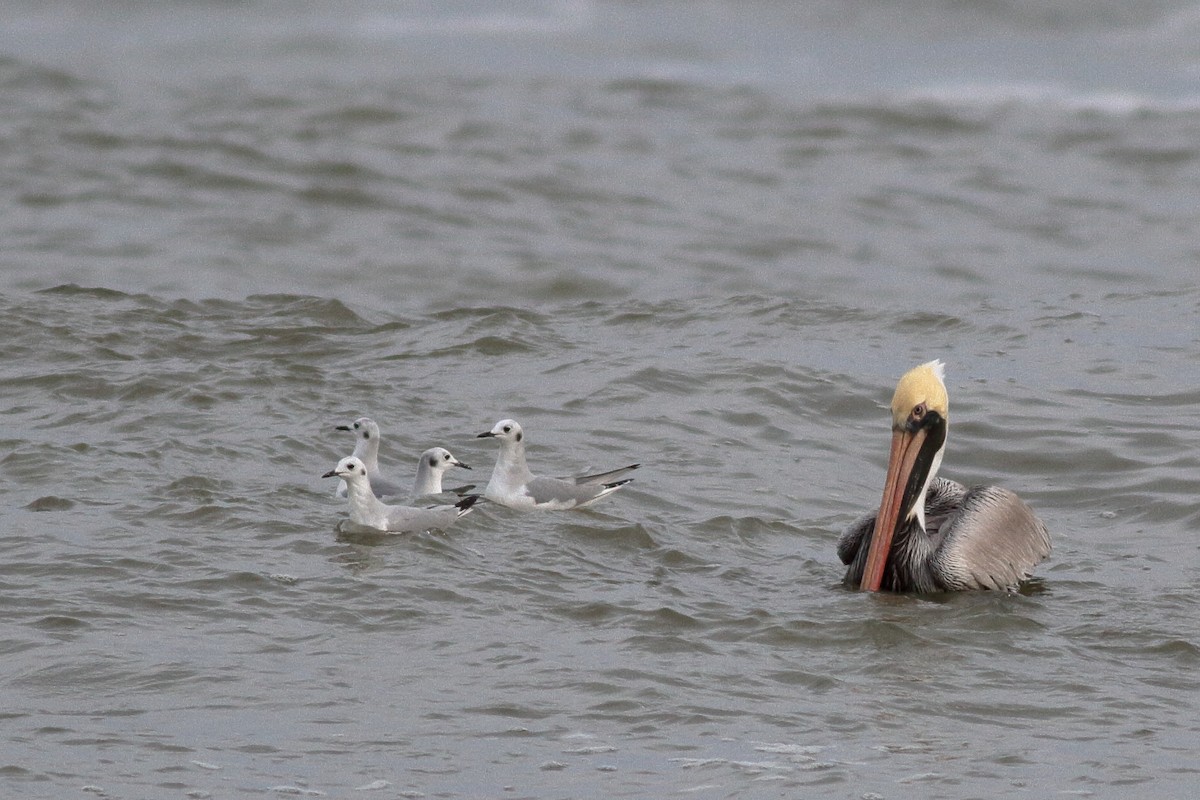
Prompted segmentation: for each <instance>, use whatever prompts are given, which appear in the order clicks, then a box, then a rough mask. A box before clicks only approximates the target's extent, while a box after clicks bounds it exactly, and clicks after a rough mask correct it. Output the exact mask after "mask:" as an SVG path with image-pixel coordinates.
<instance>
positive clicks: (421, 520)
mask: <svg viewBox="0 0 1200 800" xmlns="http://www.w3.org/2000/svg"><path fill="white" fill-rule="evenodd" d="M321 477H322V478H341V479H342V480H344V481H345V482H346V486H347V495H348V496H349V498H350V521H351V522H353V523H354V524H356V525H363V526H365V527H368V528H375V529H376V530H381V531H389V532H392V533H415V532H417V531H429V530H444V529H446V528H449V527H450V526H451V525H453V524H454V521H455V520H457V519H458V518H459V517H461V516H462V515H463V514H467V513H469V512H470V511H471V506H473V505H475V502H476V501H477V500H479V495H477V494H469V495H467V496H466V497H464V498H463V499H462V500H460V501H459V502H457V503H455V504H454V505H452V506H451V505H443V506H431V507H429V508H417V507H416V506H391V505H388V504H386V503H384V502H381V501H380V500H379V498H378V497H376V496H375V493H374V492H373V491H371V478H370V475H369V473H368V471H367V465H366V464H365V463H364V462H363V461H361V460H360V459H359V458H357V457H356V456H346V457H345V458H343V459H342V460H341V461H339V462H338V465H337V466H336V467H334V468H333V469H331V470H330V471H329V472H326V473H325V474H324V475H322V476H321Z"/></svg>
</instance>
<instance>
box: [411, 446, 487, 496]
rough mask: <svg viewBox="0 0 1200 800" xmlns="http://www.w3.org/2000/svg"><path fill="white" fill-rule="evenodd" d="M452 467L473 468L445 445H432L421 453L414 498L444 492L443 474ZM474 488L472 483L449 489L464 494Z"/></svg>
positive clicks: (413, 492) (414, 486) (413, 493)
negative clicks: (456, 456)
mask: <svg viewBox="0 0 1200 800" xmlns="http://www.w3.org/2000/svg"><path fill="white" fill-rule="evenodd" d="M451 467H461V468H462V469H470V468H471V466H470V465H469V464H465V463H463V462H462V461H459V460H458V459H457V458H455V457H454V456H453V455H451V453H450V451H449V450H447V449H446V448H444V447H431V448H429V449H428V450H426V451H425V452H424V453H421V458H420V460H419V461H417V480H416V482H415V483H414V484H413V490H412V496H413V498H414V499H416V498H418V497H429V496H432V495H440V494H442V476H443V475H445V474H446V470H448V469H450V468H451ZM474 488H475V486H474V484H471V485H468V486H458V487H455V488H453V489H450V490H449V491H450V492H453V493H454V494H457V495H462V494H464V493H466V492H468V491H470V490H471V489H474Z"/></svg>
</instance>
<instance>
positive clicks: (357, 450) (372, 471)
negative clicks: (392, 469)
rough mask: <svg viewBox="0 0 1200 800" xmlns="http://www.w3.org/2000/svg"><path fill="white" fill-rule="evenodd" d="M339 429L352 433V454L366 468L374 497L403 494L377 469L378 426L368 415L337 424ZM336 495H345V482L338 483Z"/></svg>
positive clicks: (397, 486) (396, 485)
mask: <svg viewBox="0 0 1200 800" xmlns="http://www.w3.org/2000/svg"><path fill="white" fill-rule="evenodd" d="M337 430H339V431H351V432H352V433H353V434H354V452H353V453H351V455H352V456H354V457H355V458H357V459H358V460H359V461H361V462H362V463H363V464H364V465H365V466H366V468H367V476H368V477H369V478H370V479H371V488H372V489H373V490H374V491H375V496H376V497H395V496H396V495H399V494H403V492H404V490H403V489H402V488H401V487H400V485H399V484H398V483H396V482H394V481H390V480H388V479H387V478H385V477H384V476H383V475H382V474H381V473H380V471H379V426H378V425H377V424H375V420H373V419H371V418H370V417H359V418H358V419H356V420H354V422H352V423H351V424H349V425H338V426H337ZM336 495H337V496H338V497H345V496H346V482H345V481H341V482H339V483H338V488H337V492H336Z"/></svg>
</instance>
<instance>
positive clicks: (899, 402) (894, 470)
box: [837, 361, 1050, 592]
mask: <svg viewBox="0 0 1200 800" xmlns="http://www.w3.org/2000/svg"><path fill="white" fill-rule="evenodd" d="M944 379H945V367H944V365H943V364H942V362H941V361H930V362H928V363H926V364H921V365H920V366H918V367H915V368H913V369H911V370H909V371H908V372H907V373H905V375H904V377H902V378H901V379H900V382H899V384H897V386H896V393H895V395H894V396H893V397H892V451H891V457H890V459H889V460H888V468H887V479H886V481H885V482H884V490H883V500H882V501H881V503H880V505H879V512H878V513H877V514H868V515H866V516H864V517H863V518H862V519H859V520H858V521H857V522H855V523H853V524H852V525H850V527H848V528H847V529H846V531H845V532H844V533H843V534H842V536H841V538H840V539H839V540H838V548H837V549H838V557H839V558H841V560H842V563H843V564H848V565H849V569H847V570H846V578H845V582H846V584H847V585H848V586H857V587H859V588H861V589H865V590H868V591H878V590H880V589H885V590H888V591H894V592H943V591H959V590H964V589H1012V588H1015V587H1016V586H1017V585H1018V584H1019V583H1020V582H1021V581H1023V580H1025V579H1026V578H1028V577H1029V571H1030V570H1031V569H1032V568H1033V567H1034V566H1036V565H1037V564H1039V563H1041V562H1042V561H1043V560H1044V559H1045V558H1046V557H1047V556H1048V555H1049V554H1050V534H1049V533H1048V532H1047V531H1046V526H1045V525H1044V524H1043V523H1042V521H1041V520H1040V519H1038V518H1037V516H1036V515H1035V514H1034V513H1033V511H1032V510H1031V509H1030V508H1029V506H1027V505H1025V503H1024V502H1023V501H1022V500H1021V499H1020V498H1019V497H1017V496H1016V495H1015V494H1013V493H1012V492H1011V491H1009V490H1008V489H1002V488H1000V487H997V486H977V487H972V488H969V489H968V488H967V487H965V486H963V485H962V484H960V483H956V482H954V481H951V480H947V479H945V478H938V477H936V476H937V471H938V467H939V466H940V465H941V463H942V455H943V454H944V452H945V449H946V430H947V426H948V424H949V398H948V396H947V394H946V384H945V380H944Z"/></svg>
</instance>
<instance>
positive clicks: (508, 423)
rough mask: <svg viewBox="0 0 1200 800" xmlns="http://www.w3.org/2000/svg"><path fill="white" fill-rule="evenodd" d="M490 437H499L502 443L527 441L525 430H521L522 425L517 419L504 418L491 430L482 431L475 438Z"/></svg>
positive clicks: (509, 443) (510, 443)
mask: <svg viewBox="0 0 1200 800" xmlns="http://www.w3.org/2000/svg"><path fill="white" fill-rule="evenodd" d="M489 437H490V438H493V439H499V440H500V443H501V445H512V444H521V443H523V442H524V441H525V432H524V431H522V430H521V426H520V425H518V424H517V421H516V420H515V419H502V420H500V421H499V422H497V423H496V425H495V426H494V427H493V428H492V429H491V430H490V431H487V432H486V433H481V434H479V435H478V436H477V437H475V438H477V439H485V438H489Z"/></svg>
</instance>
